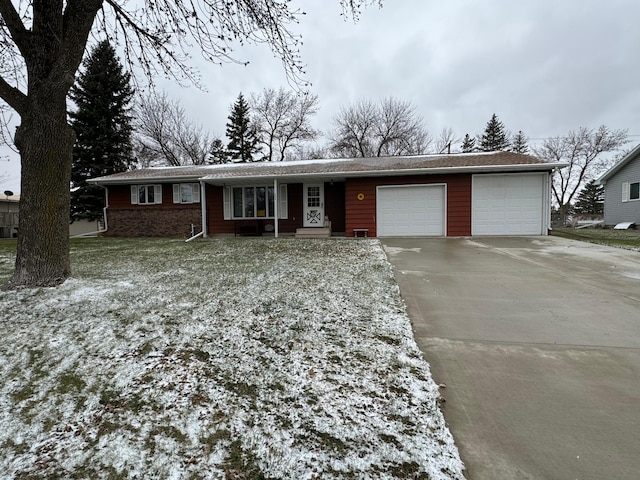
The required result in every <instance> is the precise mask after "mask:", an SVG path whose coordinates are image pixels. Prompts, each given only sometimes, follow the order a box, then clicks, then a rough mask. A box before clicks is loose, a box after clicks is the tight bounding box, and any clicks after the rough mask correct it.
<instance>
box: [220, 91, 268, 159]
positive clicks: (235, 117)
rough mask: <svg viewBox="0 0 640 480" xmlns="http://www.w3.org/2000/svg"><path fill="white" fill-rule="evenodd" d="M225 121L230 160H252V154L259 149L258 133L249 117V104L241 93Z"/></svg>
mask: <svg viewBox="0 0 640 480" xmlns="http://www.w3.org/2000/svg"><path fill="white" fill-rule="evenodd" d="M228 118H229V122H228V123H227V138H229V144H228V145H227V151H228V153H229V156H230V158H231V161H235V162H253V161H254V160H253V155H254V154H256V153H258V152H259V151H260V148H259V146H258V134H257V131H256V128H255V127H254V126H253V125H252V123H251V119H250V111H249V104H248V103H247V102H246V100H245V99H244V97H243V96H242V93H240V95H238V99H237V100H236V102H235V103H234V104H233V106H232V107H231V114H230V115H229V117H228Z"/></svg>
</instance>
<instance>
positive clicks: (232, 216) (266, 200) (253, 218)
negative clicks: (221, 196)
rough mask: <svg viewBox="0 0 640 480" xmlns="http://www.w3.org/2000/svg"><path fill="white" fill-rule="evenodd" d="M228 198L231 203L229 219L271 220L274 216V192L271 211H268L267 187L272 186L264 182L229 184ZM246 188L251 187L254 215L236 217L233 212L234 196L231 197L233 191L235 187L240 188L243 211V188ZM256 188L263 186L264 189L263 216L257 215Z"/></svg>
mask: <svg viewBox="0 0 640 480" xmlns="http://www.w3.org/2000/svg"><path fill="white" fill-rule="evenodd" d="M229 188H230V194H231V195H230V199H231V205H230V212H231V218H229V220H272V219H273V218H275V192H274V196H273V198H274V208H273V211H272V212H269V189H270V188H273V187H272V186H271V185H265V184H260V185H233V186H230V187H229ZM246 188H253V209H254V216H253V217H236V216H235V215H234V214H235V212H234V208H235V205H234V203H233V202H234V198H233V191H234V190H236V189H242V206H243V209H242V210H243V213H244V200H245V189H246ZM258 188H264V189H265V204H266V205H265V212H264V213H265V215H264V216H258V215H257V213H258ZM269 213H271V215H268V214H269Z"/></svg>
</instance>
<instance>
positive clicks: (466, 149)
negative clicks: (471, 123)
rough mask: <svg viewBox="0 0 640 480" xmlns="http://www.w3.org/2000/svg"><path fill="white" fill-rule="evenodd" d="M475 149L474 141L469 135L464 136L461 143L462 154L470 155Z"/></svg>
mask: <svg viewBox="0 0 640 480" xmlns="http://www.w3.org/2000/svg"><path fill="white" fill-rule="evenodd" d="M475 149H476V139H475V138H473V137H470V136H469V134H468V133H467V134H465V136H464V140H463V141H462V147H461V150H462V153H471V152H473V151H474V150H475Z"/></svg>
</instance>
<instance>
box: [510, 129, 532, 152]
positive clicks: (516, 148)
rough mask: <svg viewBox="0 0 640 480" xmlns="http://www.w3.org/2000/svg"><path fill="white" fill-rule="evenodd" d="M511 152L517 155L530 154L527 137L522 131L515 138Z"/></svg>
mask: <svg viewBox="0 0 640 480" xmlns="http://www.w3.org/2000/svg"><path fill="white" fill-rule="evenodd" d="M511 151H512V152H515V153H529V146H528V145H527V137H526V136H525V134H524V133H522V130H518V133H516V134H515V135H514V136H513V140H512V141H511Z"/></svg>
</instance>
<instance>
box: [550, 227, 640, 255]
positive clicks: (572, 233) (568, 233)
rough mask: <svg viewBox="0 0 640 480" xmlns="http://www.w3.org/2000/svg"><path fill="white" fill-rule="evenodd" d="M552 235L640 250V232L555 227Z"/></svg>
mask: <svg viewBox="0 0 640 480" xmlns="http://www.w3.org/2000/svg"><path fill="white" fill-rule="evenodd" d="M552 235H555V236H558V237H564V238H570V239H573V240H581V241H584V242H590V243H596V244H599V245H609V246H612V247H621V248H626V249H629V250H640V230H613V229H612V228H581V229H575V228H572V227H559V228H558V227H555V228H554V229H553V231H552Z"/></svg>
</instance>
